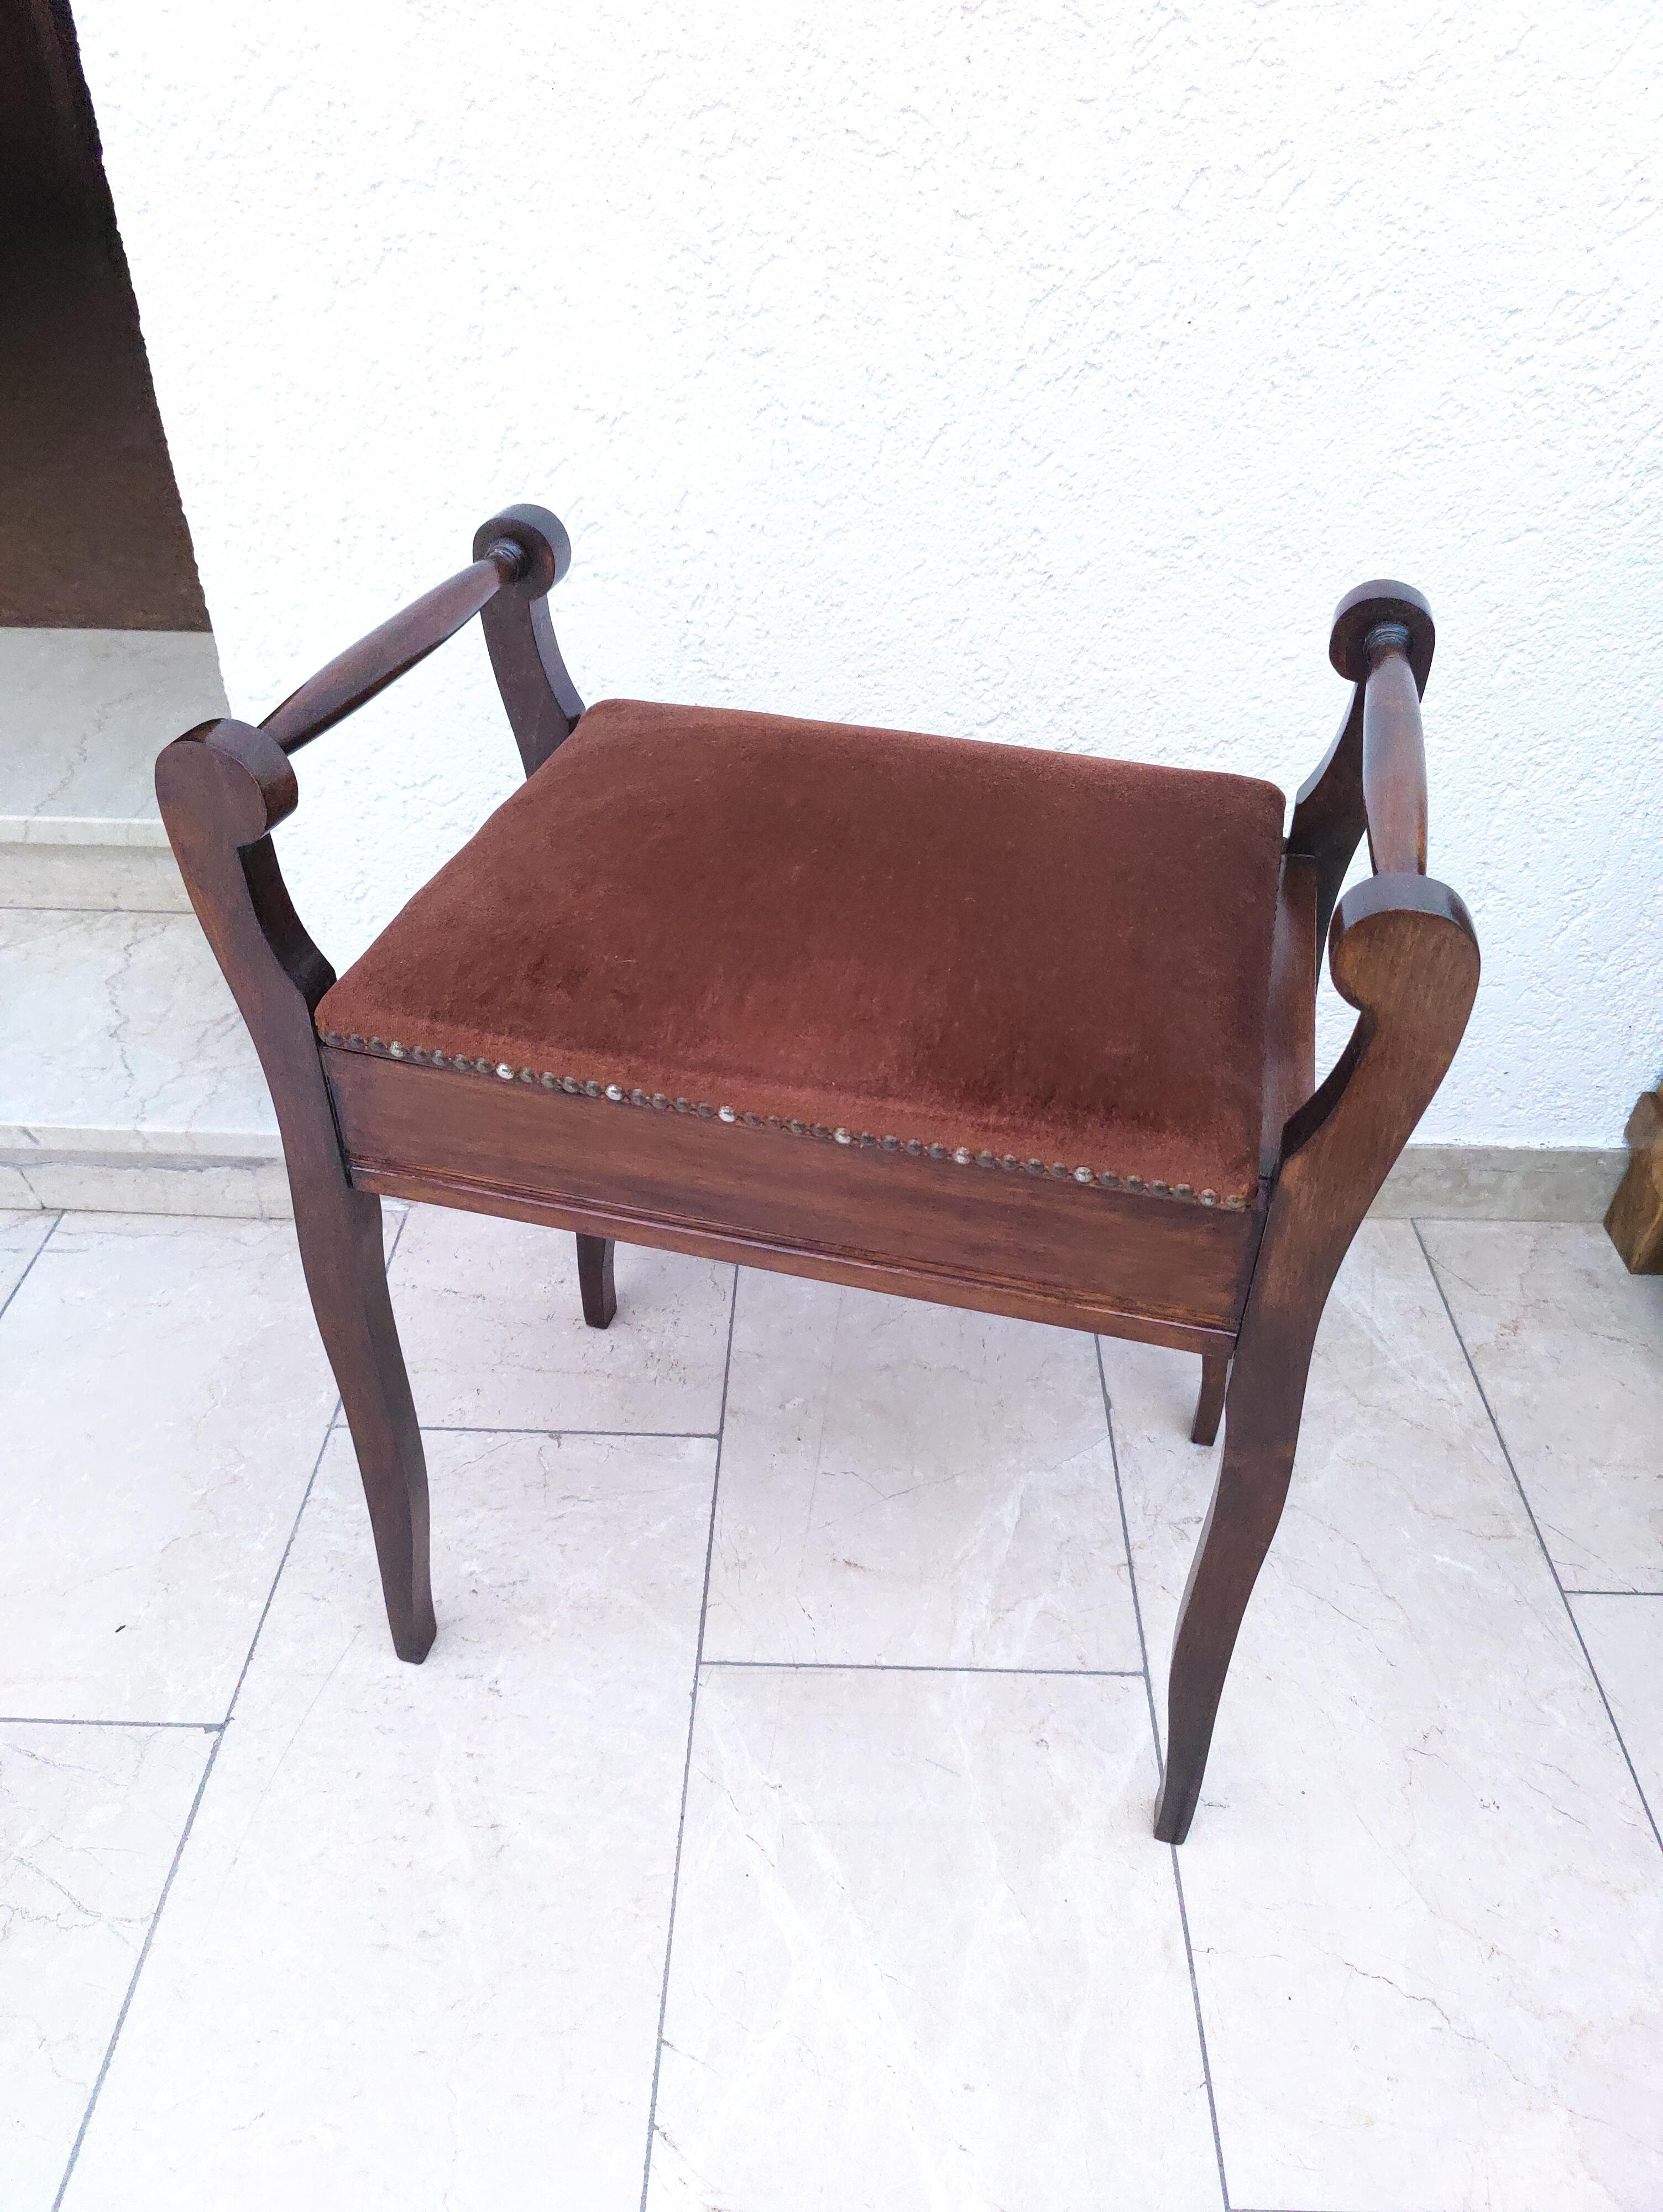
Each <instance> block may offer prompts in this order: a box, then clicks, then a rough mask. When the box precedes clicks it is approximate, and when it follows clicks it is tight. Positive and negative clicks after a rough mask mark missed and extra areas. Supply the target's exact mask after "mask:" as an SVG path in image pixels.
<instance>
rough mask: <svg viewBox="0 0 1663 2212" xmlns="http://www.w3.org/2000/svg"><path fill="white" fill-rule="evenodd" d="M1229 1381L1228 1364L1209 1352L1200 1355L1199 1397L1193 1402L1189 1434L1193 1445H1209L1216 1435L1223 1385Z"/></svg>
mask: <svg viewBox="0 0 1663 2212" xmlns="http://www.w3.org/2000/svg"><path fill="white" fill-rule="evenodd" d="M1229 1379H1230V1363H1229V1360H1228V1359H1225V1358H1223V1357H1220V1358H1217V1359H1215V1358H1213V1357H1212V1355H1211V1353H1210V1352H1203V1353H1202V1355H1201V1395H1200V1396H1199V1398H1198V1399H1197V1400H1196V1401H1195V1423H1194V1425H1193V1428H1192V1429H1191V1430H1190V1432H1189V1440H1190V1442H1191V1443H1193V1444H1210V1443H1213V1442H1214V1441H1215V1440H1216V1438H1217V1435H1218V1416H1219V1415H1220V1414H1221V1413H1223V1410H1224V1385H1225V1384H1226V1383H1228V1382H1229Z"/></svg>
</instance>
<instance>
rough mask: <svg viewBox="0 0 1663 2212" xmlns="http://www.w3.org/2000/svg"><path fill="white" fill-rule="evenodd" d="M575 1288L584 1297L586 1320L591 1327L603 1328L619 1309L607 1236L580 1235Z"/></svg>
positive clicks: (610, 1246)
mask: <svg viewBox="0 0 1663 2212" xmlns="http://www.w3.org/2000/svg"><path fill="white" fill-rule="evenodd" d="M578 1289H579V1291H580V1292H581V1293H582V1297H583V1317H584V1319H585V1321H586V1322H588V1324H589V1326H590V1328H606V1327H607V1326H608V1324H609V1323H610V1321H611V1319H612V1316H614V1314H616V1311H617V1310H618V1294H617V1291H616V1288H615V1287H614V1285H613V1281H612V1239H611V1238H610V1237H585V1236H582V1235H580V1236H579V1237H578Z"/></svg>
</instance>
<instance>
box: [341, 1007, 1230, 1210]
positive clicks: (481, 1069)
mask: <svg viewBox="0 0 1663 2212" xmlns="http://www.w3.org/2000/svg"><path fill="white" fill-rule="evenodd" d="M320 1034H321V1036H322V1041H323V1042H324V1043H325V1044H326V1045H330V1046H332V1047H333V1048H335V1049H336V1050H337V1051H346V1052H361V1053H367V1054H372V1055H373V1056H374V1057H377V1058H379V1057H382V1056H383V1055H385V1057H386V1058H387V1059H389V1060H405V1061H408V1062H410V1064H411V1065H412V1066H419V1067H436V1068H440V1069H443V1068H449V1069H452V1071H454V1072H455V1073H457V1074H458V1075H485V1076H490V1075H495V1076H496V1077H497V1078H498V1079H500V1080H501V1081H502V1082H504V1083H514V1082H519V1083H524V1084H525V1085H528V1086H529V1087H531V1088H532V1089H538V1088H540V1089H542V1090H543V1091H556V1092H560V1093H561V1094H563V1095H564V1096H565V1097H568V1098H605V1099H607V1100H609V1101H610V1103H612V1104H613V1105H615V1106H639V1107H642V1108H645V1109H648V1110H650V1111H651V1112H652V1113H655V1114H666V1113H669V1112H671V1111H672V1110H673V1111H674V1112H676V1113H677V1114H690V1115H694V1116H695V1119H697V1120H699V1121H720V1122H724V1123H725V1124H726V1125H727V1126H728V1127H743V1128H746V1129H764V1130H771V1131H772V1132H774V1134H775V1135H780V1136H792V1137H808V1138H811V1139H814V1140H815V1141H816V1142H817V1143H820V1144H835V1145H846V1146H849V1147H850V1148H851V1149H852V1150H853V1151H855V1152H900V1153H904V1154H905V1155H906V1156H907V1158H908V1159H914V1160H917V1159H930V1160H942V1161H950V1162H951V1163H952V1164H954V1165H955V1166H956V1167H962V1168H963V1167H971V1166H974V1167H979V1168H986V1169H1001V1170H1003V1171H1004V1173H1005V1174H1006V1175H1017V1174H1024V1175H1030V1176H1045V1177H1049V1178H1050V1179H1052V1180H1053V1181H1054V1182H1075V1183H1077V1184H1078V1185H1079V1187H1080V1188H1082V1189H1087V1188H1096V1189H1099V1190H1115V1191H1125V1192H1126V1193H1128V1194H1131V1195H1132V1196H1134V1197H1137V1196H1144V1197H1149V1198H1163V1199H1167V1200H1175V1201H1176V1202H1177V1203H1178V1204H1180V1205H1185V1206H1223V1208H1224V1209H1225V1211H1226V1212H1229V1213H1241V1212H1245V1211H1246V1209H1247V1204H1248V1200H1247V1199H1246V1198H1245V1197H1243V1196H1241V1194H1239V1193H1231V1194H1229V1195H1227V1196H1225V1197H1223V1198H1221V1197H1220V1196H1219V1194H1218V1193H1217V1191H1216V1190H1196V1189H1194V1188H1193V1187H1192V1186H1191V1185H1190V1184H1189V1183H1187V1182H1175V1183H1167V1182H1162V1180H1161V1178H1160V1177H1159V1176H1153V1177H1151V1178H1150V1180H1149V1181H1148V1182H1145V1181H1144V1179H1143V1178H1142V1177H1141V1176H1120V1175H1115V1174H1113V1173H1111V1172H1110V1170H1108V1169H1107V1168H1103V1169H1098V1168H1090V1167H1077V1168H1071V1167H1070V1166H1069V1165H1068V1164H1067V1163H1066V1162H1065V1161H1064V1160H1052V1161H1050V1162H1049V1163H1048V1164H1047V1162H1046V1161H1044V1160H1041V1159H1029V1160H1023V1159H1018V1158H1017V1155H1016V1154H1015V1153H1014V1152H1005V1153H1003V1154H1001V1153H998V1152H973V1151H972V1150H971V1149H970V1147H969V1146H968V1145H956V1146H952V1147H949V1146H945V1145H942V1144H932V1143H928V1142H926V1140H925V1139H923V1138H922V1137H896V1136H882V1137H880V1136H877V1135H876V1134H874V1133H873V1132H872V1131H871V1130H870V1129H861V1130H854V1129H846V1128H835V1129H834V1128H831V1127H828V1126H827V1124H826V1123H824V1122H823V1121H810V1122H804V1121H782V1120H781V1119H780V1116H779V1115H777V1114H753V1113H751V1112H750V1111H749V1110H747V1109H741V1108H738V1107H735V1106H713V1105H711V1104H709V1103H708V1102H707V1101H706V1100H703V1099H698V1100H693V1099H688V1098H669V1097H665V1093H664V1092H663V1091H650V1092H649V1091H643V1090H642V1089H641V1087H640V1085H639V1084H634V1085H629V1086H628V1088H626V1086H625V1085H623V1084H622V1083H607V1084H601V1083H598V1082H597V1081H596V1080H595V1079H593V1078H592V1077H581V1076H575V1075H561V1074H560V1073H557V1072H556V1071H555V1070H554V1069H552V1068H549V1069H544V1070H543V1071H541V1072H539V1071H538V1070H537V1069H536V1068H534V1067H521V1068H515V1067H513V1066H510V1065H509V1063H508V1062H507V1060H495V1061H494V1060H479V1059H471V1058H470V1057H469V1055H468V1054H465V1053H450V1054H446V1053H445V1052H443V1051H441V1050H440V1049H439V1048H437V1047H436V1046H435V1047H434V1048H426V1047H423V1046H422V1045H407V1044H403V1043H401V1042H399V1040H398V1038H397V1037H395V1038H393V1039H392V1040H391V1042H387V1043H383V1042H382V1040H381V1039H380V1038H379V1037H361V1036H359V1035H358V1034H357V1033H356V1031H355V1030H349V1031H347V1032H345V1033H343V1032H342V1031H341V1030H323V1031H321V1032H320Z"/></svg>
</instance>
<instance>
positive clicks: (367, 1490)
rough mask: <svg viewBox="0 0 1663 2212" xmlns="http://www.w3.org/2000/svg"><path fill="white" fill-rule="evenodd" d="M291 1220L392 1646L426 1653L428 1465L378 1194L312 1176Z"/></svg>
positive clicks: (418, 1655) (429, 1638) (430, 1628)
mask: <svg viewBox="0 0 1663 2212" xmlns="http://www.w3.org/2000/svg"><path fill="white" fill-rule="evenodd" d="M294 1227H295V1231H296V1232H297V1234H298V1236H299V1237H300V1260H301V1263H302V1265H303V1266H304V1267H305V1269H306V1279H307V1289H308V1290H309V1291H311V1293H312V1310H313V1313H314V1314H315V1315H316V1316H317V1321H318V1334H319V1335H320V1336H321V1337H322V1338H323V1340H324V1349H325V1352H327V1353H328V1354H329V1364H330V1365H331V1367H332V1368H333V1369H334V1370H335V1380H336V1382H337V1383H338V1384H339V1386H340V1391H341V1403H342V1405H343V1407H344V1408H345V1411H346V1417H347V1426H348V1427H349V1429H350V1431H352V1442H353V1447H354V1449H355V1451H356V1452H357V1455H358V1472H359V1474H361V1477H362V1478H363V1484H364V1498H365V1500H366V1502H367V1504H368V1506H369V1518H370V1527H371V1528H372V1529H373V1532H374V1535H375V1556H376V1559H377V1560H378V1561H379V1565H380V1569H381V1591H382V1595H383V1596H384V1597H385V1600H386V1607H387V1625H388V1626H389V1627H390V1628H391V1631H392V1648H393V1650H395V1651H396V1652H397V1653H398V1656H399V1657H400V1658H401V1659H409V1660H411V1661H417V1660H422V1659H425V1658H426V1657H427V1656H428V1650H430V1649H431V1647H432V1644H433V1639H434V1633H435V1626H434V1617H433V1589H432V1586H431V1584H430V1583H429V1581H428V1464H427V1460H426V1457H425V1455H424V1454H423V1452H422V1431H421V1430H420V1429H419V1428H418V1427H417V1425H416V1406H415V1401H413V1400H412V1398H411V1396H410V1377H409V1376H408V1375H406V1373H405V1371H404V1353H403V1352H402V1351H400V1349H399V1345H398V1328H397V1325H396V1324H395V1322H394V1321H393V1317H392V1301H391V1298H390V1297H388V1295H387V1271H386V1263H385V1259H384V1258H383V1255H382V1245H381V1201H380V1200H379V1198H376V1197H374V1196H373V1195H372V1194H370V1193H369V1192H368V1191H362V1190H353V1189H351V1188H347V1187H345V1186H343V1185H336V1186H335V1187H333V1188H331V1187H328V1186H325V1185H313V1187H312V1188H310V1189H307V1190H306V1192H305V1194H304V1195H303V1196H302V1195H301V1194H299V1193H297V1194H296V1202H295V1207H294Z"/></svg>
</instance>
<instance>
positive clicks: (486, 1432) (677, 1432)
mask: <svg viewBox="0 0 1663 2212" xmlns="http://www.w3.org/2000/svg"><path fill="white" fill-rule="evenodd" d="M337 1425H338V1424H337ZM422 1435H423V1436H424V1437H649V1438H658V1439H659V1440H661V1441H666V1442H671V1443H674V1442H676V1441H677V1440H678V1439H680V1440H684V1441H687V1442H690V1443H706V1444H713V1443H718V1442H719V1440H720V1437H721V1431H720V1430H719V1429H510V1428H497V1427H495V1426H493V1425H486V1424H483V1423H482V1424H480V1425H478V1426H475V1425H473V1424H472V1423H466V1424H463V1423H459V1422H457V1423H452V1422H444V1421H433V1422H428V1421H424V1422H423V1423H422Z"/></svg>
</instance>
